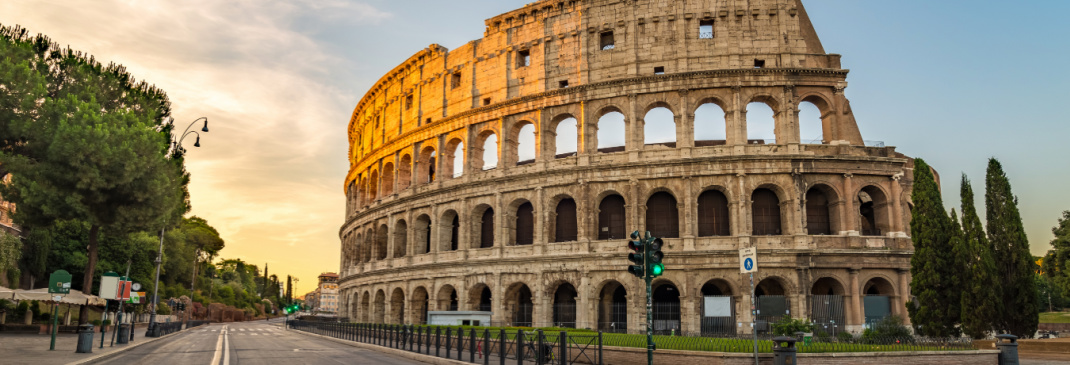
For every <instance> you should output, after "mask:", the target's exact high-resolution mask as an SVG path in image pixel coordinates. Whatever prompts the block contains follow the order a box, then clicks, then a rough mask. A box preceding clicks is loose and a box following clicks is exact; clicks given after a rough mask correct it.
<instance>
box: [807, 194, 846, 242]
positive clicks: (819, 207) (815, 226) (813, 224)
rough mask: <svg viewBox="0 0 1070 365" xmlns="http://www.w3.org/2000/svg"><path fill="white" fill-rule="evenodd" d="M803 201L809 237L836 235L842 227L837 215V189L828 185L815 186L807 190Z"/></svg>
mask: <svg viewBox="0 0 1070 365" xmlns="http://www.w3.org/2000/svg"><path fill="white" fill-rule="evenodd" d="M803 199H804V201H805V204H803V209H805V217H806V233H807V234H809V235H831V234H836V233H837V229H836V228H837V227H839V226H840V225H839V217H838V215H837V214H835V213H836V206H837V205H838V202H839V197H838V194H837V193H836V189H834V188H833V187H831V186H829V185H827V184H815V185H813V186H811V187H810V189H807V190H806V195H805V196H804V197H803Z"/></svg>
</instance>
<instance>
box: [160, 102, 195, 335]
mask: <svg viewBox="0 0 1070 365" xmlns="http://www.w3.org/2000/svg"><path fill="white" fill-rule="evenodd" d="M202 121H203V122H204V128H201V131H202V132H204V133H208V118H207V117H201V118H197V120H194V121H193V123H190V124H189V126H187V127H186V130H185V131H183V132H182V134H181V135H179V137H178V141H177V142H176V141H175V138H174V136H172V137H171V150H172V151H173V153H174V154H175V155H177V156H182V154H183V153H185V152H186V149H185V148H183V147H182V142H183V141H185V140H186V136H189V135H190V134H196V135H197V140H196V142H194V143H193V147H200V146H201V134H200V133H197V131H191V130H190V128H193V125H195V124H197V122H202ZM172 123H174V121H172ZM167 158H171V156H170V155H169V156H167ZM165 229H166V228H160V250H159V251H156V279H155V280H154V284H153V288H152V313H151V314H149V328H148V331H147V333H145V336H148V337H159V336H160V331H159V328H157V327H156V310H157V306H158V305H159V302H160V296H159V294H160V264H162V263H163V235H164V230H165ZM190 299H193V293H192V292H191V293H190Z"/></svg>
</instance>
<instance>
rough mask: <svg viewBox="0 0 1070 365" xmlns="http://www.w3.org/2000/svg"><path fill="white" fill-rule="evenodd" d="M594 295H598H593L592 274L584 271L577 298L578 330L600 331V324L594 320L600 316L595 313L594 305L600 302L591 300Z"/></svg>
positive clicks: (577, 290)
mask: <svg viewBox="0 0 1070 365" xmlns="http://www.w3.org/2000/svg"><path fill="white" fill-rule="evenodd" d="M594 295H596V294H594V293H591V279H590V272H588V271H584V273H583V276H582V277H580V282H579V287H578V288H576V296H578V297H579V298H578V299H577V300H576V328H590V329H598V324H597V323H596V321H595V320H594V319H595V318H597V316H598V315H597V314H595V313H594V311H593V310H594V309H595V308H594V305H593V303H597V302H598V301H597V300H595V301H592V300H591V297H592V296H594Z"/></svg>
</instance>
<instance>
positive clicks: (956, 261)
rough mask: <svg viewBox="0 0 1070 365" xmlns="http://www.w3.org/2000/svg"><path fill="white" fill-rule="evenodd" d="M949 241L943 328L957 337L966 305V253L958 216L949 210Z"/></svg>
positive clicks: (946, 257) (945, 272) (953, 210)
mask: <svg viewBox="0 0 1070 365" xmlns="http://www.w3.org/2000/svg"><path fill="white" fill-rule="evenodd" d="M948 234H949V236H950V239H948V242H947V244H948V247H949V248H950V250H949V251H947V253H948V254H947V256H945V260H946V262H947V266H946V267H947V269H950V270H944V274H945V275H946V276H944V278H945V279H946V285H947V287H948V288H949V290H947V293H944V297H945V298H946V299H945V300H947V317H946V318H944V320H943V324H944V327H945V328H947V329H949V330H950V332H949V333H948V334H950V335H952V336H959V335H960V334H961V328H960V327H959V326H958V324H959V323H961V319H962V311H963V309H965V307H964V306H963V305H964V304H966V303H963V302H962V292H963V289H964V285H965V283H966V282H967V281H968V280H967V279H966V273H967V271H965V270H963V268H964V267H965V266H966V264H965V262H966V260H965V258H966V253H967V252H968V250H967V248H966V247H965V246H966V244H965V243H966V239H965V235H963V233H962V226H961V225H960V224H959V217H958V214H957V213H955V209H954V208H951V230H950V231H949V232H948Z"/></svg>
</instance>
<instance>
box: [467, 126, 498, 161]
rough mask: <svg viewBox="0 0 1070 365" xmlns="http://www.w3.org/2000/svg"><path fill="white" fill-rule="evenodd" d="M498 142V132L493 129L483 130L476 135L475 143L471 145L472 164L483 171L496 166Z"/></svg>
mask: <svg viewBox="0 0 1070 365" xmlns="http://www.w3.org/2000/svg"><path fill="white" fill-rule="evenodd" d="M499 144H500V141H499V139H498V134H497V133H496V132H494V131H493V130H485V131H483V132H481V133H480V134H479V135H478V136H476V143H475V144H473V145H472V156H471V159H472V166H473V167H474V168H477V169H480V170H484V171H485V170H493V169H495V168H497V167H498V160H499V158H498V157H499V156H498V145H499ZM488 145H489V147H488Z"/></svg>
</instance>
